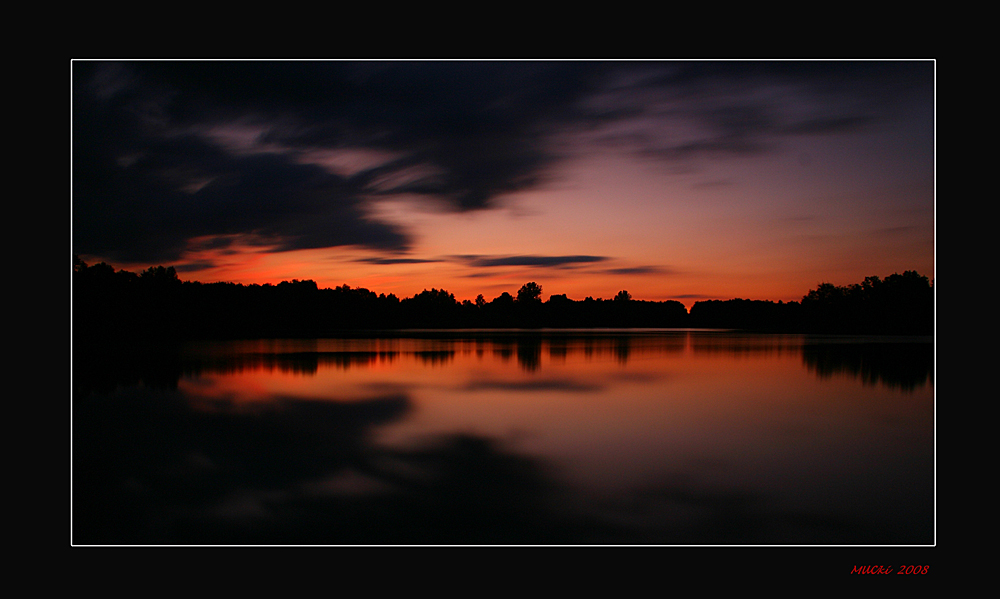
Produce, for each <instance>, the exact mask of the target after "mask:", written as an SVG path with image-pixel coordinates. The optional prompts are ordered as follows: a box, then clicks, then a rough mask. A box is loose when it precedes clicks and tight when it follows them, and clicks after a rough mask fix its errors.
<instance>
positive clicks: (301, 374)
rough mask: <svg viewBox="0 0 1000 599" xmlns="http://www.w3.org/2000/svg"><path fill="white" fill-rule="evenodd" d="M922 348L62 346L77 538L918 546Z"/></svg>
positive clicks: (398, 343)
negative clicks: (124, 352)
mask: <svg viewBox="0 0 1000 599" xmlns="http://www.w3.org/2000/svg"><path fill="white" fill-rule="evenodd" d="M932 347H933V346H932V344H930V343H912V342H911V343H899V342H897V341H896V340H887V339H855V338H838V339H815V338H804V337H782V336H755V335H733V334H709V333H689V332H661V333H657V334H649V333H645V334H617V333H608V334H602V335H589V334H533V335H527V336H519V335H512V334H503V335H495V336H488V335H482V334H475V335H473V334H458V335H452V336H444V335H441V336H437V337H434V338H420V337H416V336H413V337H399V338H382V339H339V340H332V339H325V340H285V341H247V342H229V343H211V344H200V345H196V346H191V347H187V348H183V349H179V350H178V351H176V352H162V353H160V354H158V355H157V356H155V358H156V359H154V360H150V361H148V362H147V361H144V360H141V359H139V358H137V357H135V356H132V357H131V358H130V359H124V358H123V359H122V360H120V361H119V360H107V359H98V358H97V357H96V356H90V355H83V356H80V355H76V356H75V357H76V363H75V368H74V404H73V408H74V422H73V426H74V439H73V441H74V456H73V457H74V473H73V474H74V479H73V480H74V495H73V498H74V521H73V525H74V542H75V543H77V544H202V543H213V544H608V543H615V544H621V543H624V544H645V543H653V544H927V543H931V542H933V537H932V516H933V383H932V376H931V374H930V373H931V371H932V370H933V352H932ZM102 365H104V368H103V369H102V368H101V366H102ZM876 400H877V401H876ZM900 408H904V409H900Z"/></svg>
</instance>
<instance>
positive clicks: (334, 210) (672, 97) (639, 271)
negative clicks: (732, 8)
mask: <svg viewBox="0 0 1000 599" xmlns="http://www.w3.org/2000/svg"><path fill="white" fill-rule="evenodd" d="M71 71H72V75H71V86H72V95H71V98H72V107H71V118H72V131H71V134H72V173H71V174H72V198H71V204H72V246H73V247H72V250H73V253H74V254H77V255H79V256H80V257H81V258H82V259H83V260H84V261H86V262H87V263H88V264H93V263H96V262H101V261H103V262H107V263H109V264H111V265H112V266H114V267H115V268H116V269H126V270H131V271H141V270H143V269H145V268H147V267H149V266H156V265H163V266H174V267H175V268H176V270H177V272H178V275H179V276H180V278H181V279H183V280H197V281H203V282H214V281H232V282H239V283H245V284H249V283H279V282H281V281H284V280H292V279H299V280H303V279H312V280H314V281H316V283H317V284H318V285H319V286H320V287H321V288H322V287H336V286H339V285H344V284H347V285H350V286H351V287H365V288H368V289H370V290H372V291H375V292H376V293H386V294H389V293H394V294H396V295H397V296H399V297H400V298H403V297H410V296H413V295H414V294H416V293H419V292H420V291H422V290H423V289H430V288H432V287H433V288H437V289H446V290H448V291H449V292H451V293H454V294H455V296H456V298H457V299H459V300H463V299H475V297H476V295H477V294H480V293H481V294H483V295H484V297H485V298H486V299H487V300H490V299H492V298H494V297H496V296H498V295H500V294H501V293H502V292H504V291H507V292H509V293H511V294H516V292H517V290H518V288H519V287H520V286H521V285H522V284H524V283H525V282H528V281H536V282H537V283H538V284H540V285H541V286H542V288H543V299H547V298H548V296H549V295H550V294H556V293H560V294H561V293H565V294H567V295H568V296H569V297H570V298H571V299H578V300H579V299H584V298H585V297H587V296H592V297H595V298H598V297H603V298H611V297H613V296H614V295H615V294H616V293H617V292H618V291H619V290H622V289H626V290H628V291H629V292H630V293H631V294H632V296H633V297H634V298H636V299H650V300H666V299H674V300H678V301H681V302H683V303H684V304H685V305H686V306H688V307H689V308H690V307H691V305H692V304H693V303H694V302H695V301H698V300H702V299H731V298H736V297H742V298H750V299H766V300H774V301H777V300H784V301H789V300H799V299H801V298H802V296H803V295H804V294H805V293H807V292H808V291H809V290H810V289H813V288H815V287H816V286H817V285H818V284H820V283H822V282H830V283H834V284H837V285H847V284H852V283H857V282H860V281H861V280H863V279H864V278H865V277H866V276H871V275H877V276H881V277H885V276H888V275H890V274H893V273H894V272H900V273H901V272H903V271H904V270H916V271H918V272H919V273H920V274H922V275H926V276H928V277H929V278H931V279H933V278H934V264H935V249H934V241H935V239H934V233H935V230H934V229H935V227H934V225H935V205H934V201H935V196H934V194H935V178H934V177H935V122H934V119H935V63H934V62H933V61H928V60H920V61H846V62H842V61H714V60H713V61H680V62H673V61H663V60H644V61H534V60H533V61H409V60H398V61H337V60H329V61H118V62H115V61H79V60H77V61H73V62H72V64H71Z"/></svg>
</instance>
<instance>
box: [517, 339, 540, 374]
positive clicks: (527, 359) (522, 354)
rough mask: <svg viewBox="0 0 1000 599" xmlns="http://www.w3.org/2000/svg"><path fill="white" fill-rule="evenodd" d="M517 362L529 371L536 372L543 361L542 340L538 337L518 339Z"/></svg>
mask: <svg viewBox="0 0 1000 599" xmlns="http://www.w3.org/2000/svg"><path fill="white" fill-rule="evenodd" d="M517 363H518V364H520V366H521V368H523V369H524V370H526V371H528V372H535V371H536V370H538V369H539V367H540V366H541V363H542V341H541V340H540V339H538V338H537V337H526V338H523V339H520V340H518V343H517Z"/></svg>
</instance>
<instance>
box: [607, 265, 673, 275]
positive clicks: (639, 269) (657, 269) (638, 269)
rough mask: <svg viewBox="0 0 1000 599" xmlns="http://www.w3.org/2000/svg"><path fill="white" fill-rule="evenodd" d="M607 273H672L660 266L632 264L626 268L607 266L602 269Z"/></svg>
mask: <svg viewBox="0 0 1000 599" xmlns="http://www.w3.org/2000/svg"><path fill="white" fill-rule="evenodd" d="M602 272H604V273H606V274H609V275H667V274H673V273H674V271H672V270H671V269H669V268H663V267H661V266H632V267H626V268H609V269H607V270H604V271H602Z"/></svg>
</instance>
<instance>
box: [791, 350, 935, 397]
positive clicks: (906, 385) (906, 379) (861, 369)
mask: <svg viewBox="0 0 1000 599" xmlns="http://www.w3.org/2000/svg"><path fill="white" fill-rule="evenodd" d="M802 359H803V361H804V362H805V365H806V368H808V369H809V371H810V372H815V373H816V375H817V376H819V377H820V378H829V377H832V376H833V375H835V374H846V375H850V376H853V377H856V378H858V379H860V380H861V381H862V382H863V383H865V384H867V385H876V384H879V383H881V384H883V385H886V386H888V387H892V388H899V389H902V390H904V391H912V390H913V389H915V388H917V387H921V386H923V385H925V384H927V383H928V382H933V372H934V346H933V344H931V343H888V342H886V343H874V342H872V343H810V344H807V345H804V346H803V348H802Z"/></svg>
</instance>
